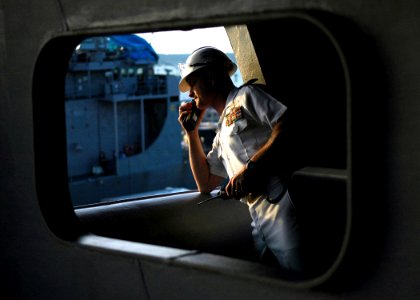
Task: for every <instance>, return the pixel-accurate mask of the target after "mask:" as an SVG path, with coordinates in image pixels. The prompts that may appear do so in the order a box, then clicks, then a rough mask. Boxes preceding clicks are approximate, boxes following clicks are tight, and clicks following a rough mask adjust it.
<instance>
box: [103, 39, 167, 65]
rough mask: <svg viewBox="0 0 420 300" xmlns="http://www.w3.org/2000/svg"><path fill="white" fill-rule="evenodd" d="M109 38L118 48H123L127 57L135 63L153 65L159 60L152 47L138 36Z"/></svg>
mask: <svg viewBox="0 0 420 300" xmlns="http://www.w3.org/2000/svg"><path fill="white" fill-rule="evenodd" d="M109 38H110V39H111V41H112V42H114V43H115V44H117V45H118V46H123V47H124V48H125V49H126V50H127V54H128V56H129V57H130V58H131V59H132V60H134V61H136V62H139V63H144V64H155V63H157V62H158V60H159V56H158V55H157V54H156V52H155V50H154V49H153V48H152V46H151V45H150V44H149V43H147V42H146V40H145V39H143V38H141V37H139V36H138V35H135V34H128V35H111V36H110V37H109Z"/></svg>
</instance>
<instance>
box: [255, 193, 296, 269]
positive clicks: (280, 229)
mask: <svg viewBox="0 0 420 300" xmlns="http://www.w3.org/2000/svg"><path fill="white" fill-rule="evenodd" d="M248 206H249V212H250V214H251V217H252V223H251V226H252V235H253V237H254V242H255V247H256V250H257V252H258V255H259V256H260V258H262V257H263V255H264V253H265V252H266V251H267V248H269V249H270V250H271V252H272V253H273V254H274V256H275V257H276V258H277V260H278V262H279V263H280V265H281V266H282V267H283V268H284V269H286V270H289V271H293V272H300V271H301V260H300V256H299V243H300V234H299V224H298V221H297V218H296V211H295V207H294V206H293V203H292V201H291V199H290V195H289V193H288V192H286V193H285V194H284V196H283V197H282V199H281V200H280V201H279V202H277V203H275V204H272V203H269V202H268V201H267V200H266V199H265V197H259V198H258V199H256V200H255V202H253V203H251V204H248Z"/></svg>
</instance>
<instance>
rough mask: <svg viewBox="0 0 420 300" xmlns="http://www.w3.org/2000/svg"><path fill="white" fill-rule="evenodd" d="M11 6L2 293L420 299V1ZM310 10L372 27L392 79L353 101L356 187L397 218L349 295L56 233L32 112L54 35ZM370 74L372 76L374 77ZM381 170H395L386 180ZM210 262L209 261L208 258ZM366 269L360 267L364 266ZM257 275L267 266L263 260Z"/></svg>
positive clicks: (3, 112)
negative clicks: (41, 193) (44, 208)
mask: <svg viewBox="0 0 420 300" xmlns="http://www.w3.org/2000/svg"><path fill="white" fill-rule="evenodd" d="M145 7H147V9H145ZM117 8H118V9H117ZM0 9H1V10H0V11H1V19H0V20H1V23H0V28H1V30H0V32H1V35H0V39H1V43H0V44H1V46H2V49H1V52H0V53H1V55H2V56H1V60H0V63H1V67H2V70H3V72H1V75H0V76H1V81H0V84H1V89H2V90H1V93H0V95H1V96H2V98H1V102H0V105H1V109H0V117H1V125H0V126H1V127H0V128H1V130H0V134H1V140H2V143H1V148H0V149H1V152H0V155H1V158H2V166H3V167H2V172H1V182H0V190H1V192H2V196H1V198H2V200H1V205H2V208H1V210H0V220H2V224H3V225H4V226H3V229H2V231H1V233H0V238H1V244H2V245H3V246H2V250H1V254H2V267H3V268H2V270H3V274H4V276H3V278H2V288H3V287H4V288H3V289H2V290H3V291H5V293H7V292H9V294H10V295H11V297H9V298H12V299H13V298H15V299H19V298H20V299H50V298H51V299H55V298H57V295H59V296H60V297H61V298H62V299H88V298H104V297H108V298H118V299H121V298H126V299H131V298H133V299H134V298H136V299H138V298H140V299H165V298H166V299H167V298H168V297H172V298H177V299H194V298H197V297H198V295H203V293H204V294H205V295H206V296H207V298H208V299H221V298H224V299H229V298H231V299H236V298H238V297H241V298H243V299H251V298H252V299H255V297H264V298H265V299H278V298H281V297H296V298H309V299H310V298H313V297H322V298H325V299H333V298H337V297H338V296H339V297H340V298H345V299H352V298H354V299H360V298H384V299H386V298H388V299H390V298H401V299H415V297H416V296H417V295H418V294H419V288H418V284H417V278H418V277H419V275H420V274H419V269H418V268H417V267H416V266H417V265H418V264H419V261H420V257H419V255H420V254H419V253H420V251H419V249H420V244H419V241H418V239H416V238H415V237H416V236H417V232H419V230H420V222H419V221H418V215H419V210H420V207H419V204H418V201H417V199H418V195H420V190H419V189H420V187H419V185H418V179H419V177H420V168H419V164H418V161H419V157H418V153H420V151H419V147H420V145H419V142H418V137H417V136H418V132H420V124H419V121H418V120H419V118H418V115H419V110H420V105H419V104H418V95H419V94H420V86H419V85H418V76H417V75H418V73H419V70H420V58H419V57H418V53H419V51H420V43H419V38H418V37H419V36H420V32H419V30H420V29H419V28H420V24H419V23H420V21H419V18H418V16H419V14H420V7H419V4H418V3H417V1H414V0H412V1H373V2H369V3H365V2H363V1H350V0H349V1H340V2H337V1H327V0H325V1H317V2H314V1H298V2H293V4H291V2H290V1H268V0H267V1H259V2H258V5H255V2H254V1H243V0H241V1H229V2H224V1H221V0H219V1H208V2H196V1H192V0H191V1H172V2H170V4H168V3H166V2H164V1H162V0H161V1H157V2H154V3H150V1H143V2H138V1H135V2H133V1H129V0H124V1H119V2H118V3H117V2H112V1H105V2H104V1H89V2H86V1H62V2H56V1H47V0H44V1H36V2H35V1H31V2H29V3H27V2H26V1H12V0H10V1H9V0H4V1H2V5H1V8H0ZM307 9H318V10H324V11H328V12H329V13H333V14H337V15H340V16H343V17H345V18H348V19H349V20H351V21H352V22H354V23H355V24H356V25H357V27H358V28H361V30H362V31H363V32H364V33H365V34H366V35H367V36H368V37H370V38H371V41H372V43H373V44H374V45H375V47H376V48H377V49H379V51H378V53H377V56H378V58H379V60H380V61H381V64H380V67H381V70H382V72H380V73H381V74H382V75H384V76H385V78H386V80H385V83H384V84H383V85H382V86H379V87H376V86H375V88H374V89H373V91H371V92H369V93H368V94H365V93H364V90H363V89H359V92H358V93H359V94H360V95H365V96H364V97H363V98H358V97H353V99H355V100H356V99H360V100H358V101H357V103H353V105H354V106H355V107H354V108H353V107H352V109H353V110H356V111H357V112H358V113H356V114H355V113H354V112H353V113H352V123H351V124H352V127H351V131H350V134H351V135H350V137H351V138H352V139H351V141H352V146H351V148H350V149H351V150H352V151H351V157H352V160H351V161H352V163H353V164H352V168H353V169H352V170H351V172H352V186H353V187H356V189H355V190H354V191H355V193H356V195H353V196H352V199H362V201H360V202H358V203H357V205H358V206H359V207H360V206H361V207H363V206H364V205H365V204H366V205H367V207H368V208H369V209H368V210H367V212H370V214H369V215H368V216H369V217H370V219H369V220H370V221H371V223H372V225H375V224H377V223H378V214H375V212H374V211H372V209H371V208H372V207H373V208H377V209H379V210H384V212H383V213H382V214H379V218H381V216H385V220H386V223H387V226H386V228H385V229H386V230H384V228H383V227H382V230H381V231H380V232H375V231H373V233H372V235H371V236H372V237H373V238H375V237H376V236H377V234H383V233H382V232H384V234H385V243H384V244H383V247H382V248H381V251H380V252H378V257H377V259H378V260H379V262H377V263H375V266H374V270H373V271H372V272H369V277H368V278H365V279H364V280H363V282H362V283H360V285H358V286H357V287H354V288H353V289H352V290H351V291H347V292H341V293H340V294H339V295H338V296H337V295H334V294H331V293H322V292H313V291H311V290H307V289H305V290H303V291H302V290H296V289H290V288H288V287H287V284H284V282H278V281H271V280H269V281H265V280H261V279H259V278H250V276H249V275H247V274H242V273H240V272H239V271H238V269H237V268H235V267H236V265H234V264H232V265H229V267H230V270H231V273H222V274H220V273H217V272H214V269H212V267H211V266H212V265H218V264H221V263H220V261H219V260H214V257H210V258H209V257H208V256H205V255H203V256H194V257H191V256H190V257H184V258H182V259H180V258H177V259H174V257H179V253H178V254H177V255H176V256H175V255H173V252H172V251H170V250H168V249H162V248H159V247H156V248H155V247H152V248H153V251H150V248H149V247H142V246H141V245H137V244H136V245H133V244H130V243H128V244H127V243H122V242H118V241H109V240H105V241H106V243H105V242H104V241H103V240H101V241H102V242H104V243H105V244H106V245H108V247H111V245H114V246H115V247H114V248H113V249H112V250H109V249H108V250H104V249H103V247H102V246H100V245H99V244H98V243H99V242H98V243H97V242H95V241H98V240H95V241H92V240H90V241H91V242H90V243H87V242H85V244H83V243H81V242H80V243H74V242H67V241H63V240H62V239H59V238H57V236H55V235H54V233H52V232H51V231H50V229H49V228H48V226H47V225H46V222H45V219H44V216H43V214H42V213H41V211H40V208H39V204H38V203H39V202H38V200H39V199H38V196H37V188H36V185H35V182H36V177H35V174H36V173H35V166H34V148H33V144H34V135H33V134H34V132H33V118H32V114H33V106H32V105H33V103H32V83H33V81H32V79H33V78H32V76H33V71H34V66H35V62H36V60H37V58H38V56H39V53H40V49H41V48H42V47H43V46H44V45H45V43H46V42H47V41H49V40H50V39H51V38H52V37H54V36H58V35H77V34H81V33H83V34H90V33H94V32H104V31H108V32H109V31H114V32H115V31H120V30H123V31H132V30H134V29H136V30H146V29H151V28H154V29H159V28H170V27H172V28H173V27H184V26H204V25H210V24H219V23H224V22H227V23H235V22H237V21H242V20H243V19H245V18H246V19H248V18H252V17H258V18H264V17H265V16H268V15H273V14H277V13H281V12H283V11H285V10H307ZM332 28H333V27H332ZM361 69H362V71H363V68H362V67H361ZM361 74H363V73H361ZM368 79H369V77H368V76H366V78H365V80H368ZM51 100H52V99H49V101H51ZM366 108H367V109H366ZM378 118H379V119H378ZM378 128H379V129H380V131H377V130H376V129H378ZM375 141H378V143H375ZM372 145H377V146H375V147H373V149H375V151H370V149H371V148H370V146H372ZM378 145H379V146H378ZM370 162H373V164H370ZM347 167H349V166H348V165H347ZM51 176H56V174H52V175H51ZM378 176H379V178H383V177H385V178H383V179H381V180H378V179H377V178H378ZM372 181H373V183H372ZM366 187H370V189H369V190H368V196H366V195H365V193H364V191H365V189H364V188H366ZM55 188H56V187H55ZM58 190H59V191H60V189H58ZM51 193H52V195H51V197H56V198H57V201H60V200H61V198H62V195H61V194H57V193H56V191H54V190H53V189H51ZM357 196H361V197H359V198H357ZM357 211H361V210H357ZM361 217H362V218H365V217H366V215H362V216H361ZM379 220H380V219H379ZM379 224H381V223H380V222H379ZM374 228H375V227H374ZM358 230H363V228H361V229H360V228H359V229H358ZM102 242H101V243H102ZM134 249H137V250H134ZM152 252H153V253H152ZM183 254H186V253H185V252H182V255H183ZM187 254H188V253H187ZM362 254H363V253H362ZM198 260H201V261H202V262H206V263H208V265H207V266H206V267H202V266H199V267H197V266H198V264H197V261H198ZM183 263H186V264H187V265H192V266H194V268H188V267H186V265H185V264H183ZM367 263H369V261H368V262H367ZM364 271H365V270H364V269H363V270H360V269H358V268H355V269H354V270H353V272H356V274H357V272H364ZM248 272H249V274H255V273H256V272H255V270H253V269H252V268H250V269H248ZM174 279H176V280H174ZM285 286H286V287H285ZM313 293H315V295H314V294H313Z"/></svg>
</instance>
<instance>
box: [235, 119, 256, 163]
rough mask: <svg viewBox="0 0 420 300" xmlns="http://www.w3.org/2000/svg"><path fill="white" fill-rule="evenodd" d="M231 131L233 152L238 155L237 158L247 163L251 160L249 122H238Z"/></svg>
mask: <svg viewBox="0 0 420 300" xmlns="http://www.w3.org/2000/svg"><path fill="white" fill-rule="evenodd" d="M231 126H232V128H231V131H230V146H231V148H232V150H233V151H234V152H235V153H236V156H237V158H238V159H239V160H240V161H241V162H242V163H246V162H247V161H248V160H249V159H250V156H249V150H250V149H249V142H250V138H251V137H250V136H248V135H249V130H247V129H248V126H249V122H248V120H247V119H245V118H242V119H239V120H236V121H235V123H233V124H232V125H231Z"/></svg>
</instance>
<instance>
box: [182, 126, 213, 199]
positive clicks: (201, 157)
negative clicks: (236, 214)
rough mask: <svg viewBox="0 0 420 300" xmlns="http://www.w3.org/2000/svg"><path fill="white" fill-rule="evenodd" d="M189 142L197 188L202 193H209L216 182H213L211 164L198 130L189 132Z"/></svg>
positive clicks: (192, 169)
mask: <svg viewBox="0 0 420 300" xmlns="http://www.w3.org/2000/svg"><path fill="white" fill-rule="evenodd" d="M188 144H189V154H190V165H191V171H192V173H193V176H194V179H195V182H196V184H197V188H198V190H199V191H200V192H202V193H208V192H210V191H211V190H212V189H213V188H214V186H213V185H214V184H213V183H212V182H211V175H210V169H209V165H208V164H207V159H206V155H205V153H204V150H203V146H202V145H201V141H200V137H199V135H198V132H197V131H192V132H189V133H188Z"/></svg>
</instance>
